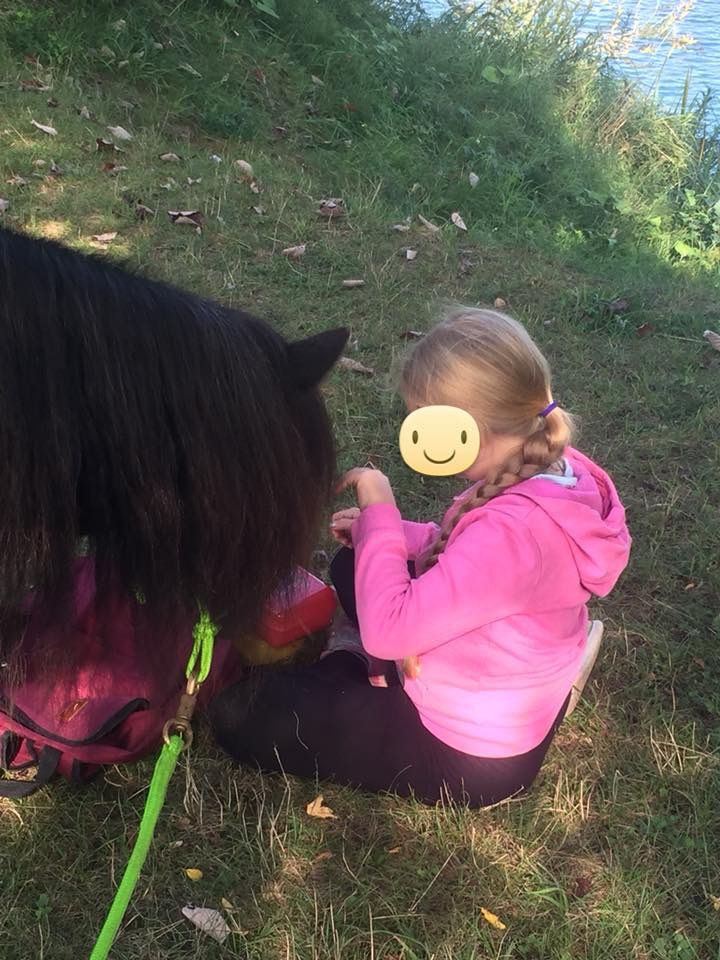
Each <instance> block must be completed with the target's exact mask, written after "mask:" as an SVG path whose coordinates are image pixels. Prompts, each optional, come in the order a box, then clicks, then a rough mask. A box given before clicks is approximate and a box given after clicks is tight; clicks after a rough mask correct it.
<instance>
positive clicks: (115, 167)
mask: <svg viewBox="0 0 720 960" xmlns="http://www.w3.org/2000/svg"><path fill="white" fill-rule="evenodd" d="M100 170H101V171H102V173H109V174H110V176H111V177H116V176H117V175H118V174H119V173H122V172H123V171H124V170H127V167H126V166H124V165H123V164H122V163H104V164H103V165H102V167H101V168H100Z"/></svg>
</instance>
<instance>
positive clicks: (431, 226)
mask: <svg viewBox="0 0 720 960" xmlns="http://www.w3.org/2000/svg"><path fill="white" fill-rule="evenodd" d="M418 220H419V221H420V223H421V224H422V225H423V226H424V227H425V229H426V230H427V231H428V232H429V233H431V234H432V235H433V236H434V237H435V236H437V235H438V233H440V227H438V226H437V225H436V224H434V223H432V221H430V220H426V219H425V217H424V216H423V215H422V214H421V213H419V214H418Z"/></svg>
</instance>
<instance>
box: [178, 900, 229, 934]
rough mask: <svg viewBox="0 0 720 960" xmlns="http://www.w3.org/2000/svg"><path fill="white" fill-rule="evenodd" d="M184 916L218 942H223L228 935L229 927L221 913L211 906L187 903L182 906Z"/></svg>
mask: <svg viewBox="0 0 720 960" xmlns="http://www.w3.org/2000/svg"><path fill="white" fill-rule="evenodd" d="M182 914H183V916H184V917H187V919H188V920H189V921H190V923H192V924H193V925H194V926H196V927H197V928H198V930H202V932H203V933H206V934H207V935H208V936H209V937H212V939H213V940H217V942H218V943H224V942H225V941H226V940H227V938H228V937H229V936H230V927H229V926H228V925H227V923H225V919H224V917H223V915H222V914H221V913H220V912H219V911H218V910H213V909H212V908H211V907H193V906H191V905H190V904H188V905H187V906H186V907H183V908H182Z"/></svg>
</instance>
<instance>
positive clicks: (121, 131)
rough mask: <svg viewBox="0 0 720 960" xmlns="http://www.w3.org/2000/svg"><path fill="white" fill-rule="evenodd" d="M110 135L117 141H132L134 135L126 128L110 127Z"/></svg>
mask: <svg viewBox="0 0 720 960" xmlns="http://www.w3.org/2000/svg"><path fill="white" fill-rule="evenodd" d="M107 129H108V130H109V131H110V133H111V134H112V135H113V137H115V139H116V140H132V138H133V137H132V134H131V133H128V132H127V130H126V129H125V127H108V128H107Z"/></svg>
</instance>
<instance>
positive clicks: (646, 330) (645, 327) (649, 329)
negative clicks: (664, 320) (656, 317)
mask: <svg viewBox="0 0 720 960" xmlns="http://www.w3.org/2000/svg"><path fill="white" fill-rule="evenodd" d="M635 332H636V333H637V335H638V336H639V337H647V336H648V334H650V333H654V332H655V327H654V326H653V325H652V324H651V323H641V324H640V326H639V327H638V328H637V330H636V331H635Z"/></svg>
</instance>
